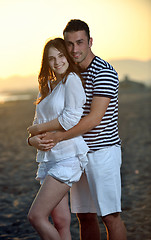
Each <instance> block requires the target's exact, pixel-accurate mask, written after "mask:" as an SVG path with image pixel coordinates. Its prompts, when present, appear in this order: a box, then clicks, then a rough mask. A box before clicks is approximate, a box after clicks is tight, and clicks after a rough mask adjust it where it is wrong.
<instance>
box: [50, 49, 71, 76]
mask: <svg viewBox="0 0 151 240" xmlns="http://www.w3.org/2000/svg"><path fill="white" fill-rule="evenodd" d="M48 62H49V66H50V68H51V70H52V71H54V72H55V73H56V74H59V75H61V74H64V73H65V72H66V71H67V69H68V67H69V63H68V61H67V59H66V57H65V56H64V54H63V53H62V52H60V51H58V50H57V49H56V48H54V47H50V48H49V50H48Z"/></svg>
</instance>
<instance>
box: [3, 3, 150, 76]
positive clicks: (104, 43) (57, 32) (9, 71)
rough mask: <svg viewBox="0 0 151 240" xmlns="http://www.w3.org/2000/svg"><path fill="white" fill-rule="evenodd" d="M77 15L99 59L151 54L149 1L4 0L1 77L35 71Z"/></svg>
mask: <svg viewBox="0 0 151 240" xmlns="http://www.w3.org/2000/svg"><path fill="white" fill-rule="evenodd" d="M73 18H79V19H81V20H84V21H86V22H87V23H88V25H89V27H90V31H91V36H92V37H93V47H92V50H93V52H94V53H95V54H96V55H98V56H100V57H101V58H103V59H105V60H110V59H136V60H143V61H146V60H149V59H151V47H150V43H151V25H150V23H151V0H106V1H104V0H92V1H89V0H75V1H72V0H54V1H52V0H0V31H1V33H0V79H2V78H7V77H10V76H12V75H21V76H28V75H37V74H38V72H39V68H40V64H41V56H42V51H43V47H44V44H45V42H46V40H47V39H48V38H50V37H56V36H59V37H62V31H63V29H64V27H65V25H66V24H67V22H68V21H69V20H70V19H73Z"/></svg>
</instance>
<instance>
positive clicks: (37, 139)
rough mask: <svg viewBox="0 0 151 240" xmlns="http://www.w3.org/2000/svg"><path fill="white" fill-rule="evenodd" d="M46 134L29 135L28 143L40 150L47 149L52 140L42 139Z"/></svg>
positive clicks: (50, 145) (50, 146) (51, 145)
mask: <svg viewBox="0 0 151 240" xmlns="http://www.w3.org/2000/svg"><path fill="white" fill-rule="evenodd" d="M46 136H47V134H45V133H43V134H39V135H36V136H33V137H30V139H29V143H30V145H31V146H33V147H35V148H36V149H38V150H41V151H49V150H50V149H51V148H52V147H53V146H54V144H53V142H52V140H51V139H44V138H45V137H46Z"/></svg>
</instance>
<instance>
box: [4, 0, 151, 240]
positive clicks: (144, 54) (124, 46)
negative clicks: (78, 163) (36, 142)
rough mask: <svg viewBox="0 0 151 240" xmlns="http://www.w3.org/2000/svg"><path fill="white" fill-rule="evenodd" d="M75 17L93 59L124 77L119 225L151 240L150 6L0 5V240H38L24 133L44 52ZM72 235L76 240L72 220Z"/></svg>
mask: <svg viewBox="0 0 151 240" xmlns="http://www.w3.org/2000/svg"><path fill="white" fill-rule="evenodd" d="M74 18H76V19H78V18H79V19H81V20H84V21H85V22H87V23H88V25H89V27H90V32H91V36H92V37H93V47H92V50H93V52H94V54H95V55H97V56H99V57H101V58H103V59H104V60H106V61H109V62H110V63H111V64H112V65H113V66H114V67H115V69H116V70H117V71H118V73H119V78H120V87H119V133H120V137H121V139H122V156H123V164H122V168H121V174H122V210H123V212H122V219H123V221H124V223H125V225H126V228H127V236H128V240H142V239H145V240H150V239H151V228H150V226H151V218H150V216H151V188H150V186H151V178H150V172H151V164H150V160H151V26H150V24H151V0H106V1H104V0H93V1H88V0H76V1H71V0H64V1H62V0H55V1H52V0H0V32H1V33H0V239H2V240H9V239H10V240H20V239H29V240H38V239H39V238H38V236H37V234H36V232H35V231H34V230H33V228H32V227H31V226H30V224H29V223H28V221H27V218H26V216H27V213H28V210H29V208H30V205H31V203H32V201H33V199H34V197H35V195H36V193H37V191H38V189H39V183H38V182H37V181H36V180H35V179H34V178H35V174H36V169H37V163H36V161H35V155H36V149H33V148H32V147H29V146H27V144H26V138H27V136H28V134H27V130H26V129H27V127H28V126H29V125H31V124H32V120H33V117H34V110H35V105H34V104H33V102H34V101H35V98H36V95H37V91H38V84H37V76H38V73H39V69H40V65H41V58H42V52H43V47H44V45H45V43H46V41H47V40H48V39H49V38H51V37H63V35H62V32H63V29H64V27H65V26H66V24H67V22H68V21H69V20H70V19H74ZM99 221H100V228H101V232H102V240H105V239H106V232H105V228H104V226H103V224H102V222H101V220H100V219H99ZM71 233H72V239H73V240H78V239H79V228H78V221H77V219H76V216H75V215H74V214H72V221H71Z"/></svg>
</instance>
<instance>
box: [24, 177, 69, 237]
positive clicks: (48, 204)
mask: <svg viewBox="0 0 151 240" xmlns="http://www.w3.org/2000/svg"><path fill="white" fill-rule="evenodd" d="M69 188H70V187H69V186H68V185H66V184H64V183H61V182H59V181H57V180H56V179H54V178H52V177H51V176H47V177H46V179H45V181H44V183H43V185H42V186H41V188H40V190H39V192H38V194H37V196H36V198H35V200H34V202H33V204H32V206H31V209H30V211H29V214H28V219H29V221H30V223H31V224H32V225H33V227H34V228H35V229H36V231H37V232H38V234H39V235H40V237H41V238H42V239H43V240H49V239H50V240H61V237H60V235H59V233H58V231H57V229H56V228H55V227H54V226H53V225H52V224H51V223H50V221H49V215H50V213H51V212H52V210H53V209H54V208H55V207H56V206H57V205H58V204H59V202H60V201H61V200H62V199H63V197H64V196H65V194H66V193H67V192H68V190H69Z"/></svg>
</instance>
